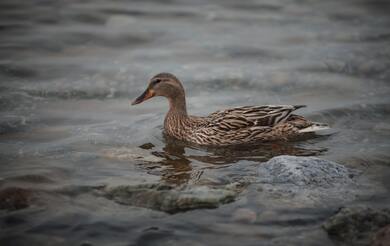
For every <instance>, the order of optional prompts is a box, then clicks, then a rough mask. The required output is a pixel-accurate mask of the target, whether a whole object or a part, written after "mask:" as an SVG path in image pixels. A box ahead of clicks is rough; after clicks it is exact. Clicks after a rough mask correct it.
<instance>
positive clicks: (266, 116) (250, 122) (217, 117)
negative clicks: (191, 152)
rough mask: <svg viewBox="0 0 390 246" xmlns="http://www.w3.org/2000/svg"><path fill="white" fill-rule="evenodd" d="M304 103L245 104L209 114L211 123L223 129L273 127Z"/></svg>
mask: <svg viewBox="0 0 390 246" xmlns="http://www.w3.org/2000/svg"><path fill="white" fill-rule="evenodd" d="M301 107H304V106H303V105H266V106H245V107H237V108H231V109H226V110H222V111H217V112H214V113H212V114H211V115H209V117H208V118H209V120H210V124H211V125H213V126H214V127H218V128H220V129H221V130H225V131H228V130H237V129H242V128H247V127H255V126H263V127H272V126H274V125H276V124H278V123H281V122H284V121H285V120H286V119H287V118H288V117H289V116H290V115H291V113H292V112H293V111H294V110H296V109H298V108H301Z"/></svg>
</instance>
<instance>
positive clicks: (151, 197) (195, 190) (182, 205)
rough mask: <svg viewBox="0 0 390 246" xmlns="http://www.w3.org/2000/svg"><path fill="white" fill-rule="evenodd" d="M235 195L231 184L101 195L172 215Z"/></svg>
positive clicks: (145, 186)
mask: <svg viewBox="0 0 390 246" xmlns="http://www.w3.org/2000/svg"><path fill="white" fill-rule="evenodd" d="M238 192H239V191H238V190H237V189H235V187H234V185H230V186H226V187H223V188H210V187H207V186H182V187H174V186H170V185H163V184H143V185H136V186H126V185H122V186H116V187H112V188H106V190H105V194H104V195H105V196H106V197H107V198H109V199H112V200H114V201H116V202H118V203H120V204H125V205H131V206H138V207H145V208H151V209H155V210H160V211H164V212H168V213H176V212H180V211H186V210H191V209H198V208H216V207H218V206H219V205H220V204H224V203H229V202H232V201H234V199H235V197H236V196H237V195H238Z"/></svg>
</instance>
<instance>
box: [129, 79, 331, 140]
mask: <svg viewBox="0 0 390 246" xmlns="http://www.w3.org/2000/svg"><path fill="white" fill-rule="evenodd" d="M156 96H161V97H165V98H167V99H168V102H169V110H168V112H167V114H166V116H165V120H164V134H165V135H167V136H169V137H173V138H175V139H177V140H180V141H184V142H189V143H194V144H196V145H202V146H229V145H241V144H254V143H264V142H270V141H287V140H290V139H294V138H296V137H298V136H300V135H303V134H306V133H312V132H316V131H319V130H324V129H328V128H329V126H328V125H327V124H324V123H318V122H313V121H310V120H308V119H306V118H304V117H303V116H300V115H297V114H293V112H294V111H295V110H297V109H300V108H303V107H306V105H262V106H240V107H234V108H229V109H224V110H219V111H216V112H213V113H211V114H210V115H208V116H204V117H201V116H193V115H189V114H188V113H187V106H186V97H185V90H184V87H183V84H182V83H181V82H180V80H179V79H178V78H177V77H176V76H175V75H173V74H171V73H159V74H157V75H155V76H153V77H152V78H151V79H150V81H149V85H148V87H147V88H146V90H145V91H144V92H143V93H142V94H141V95H140V96H139V97H137V98H136V99H135V100H134V101H133V102H132V103H131V104H132V105H137V104H140V103H142V102H144V101H146V100H148V99H150V98H153V97H156Z"/></svg>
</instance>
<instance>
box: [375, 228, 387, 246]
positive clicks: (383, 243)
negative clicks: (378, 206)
mask: <svg viewBox="0 0 390 246" xmlns="http://www.w3.org/2000/svg"><path fill="white" fill-rule="evenodd" d="M389 244H390V224H389V225H387V226H385V227H383V228H382V229H380V230H379V231H378V232H377V233H376V234H375V236H374V238H373V240H372V244H371V246H387V245H389Z"/></svg>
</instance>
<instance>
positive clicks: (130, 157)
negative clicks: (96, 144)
mask: <svg viewBox="0 0 390 246" xmlns="http://www.w3.org/2000/svg"><path fill="white" fill-rule="evenodd" d="M103 156H104V157H106V158H108V159H114V160H120V161H144V162H161V161H163V160H164V159H163V158H161V157H157V156H155V155H152V154H151V153H150V151H147V150H145V149H141V148H126V147H121V148H112V149H105V150H103Z"/></svg>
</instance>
